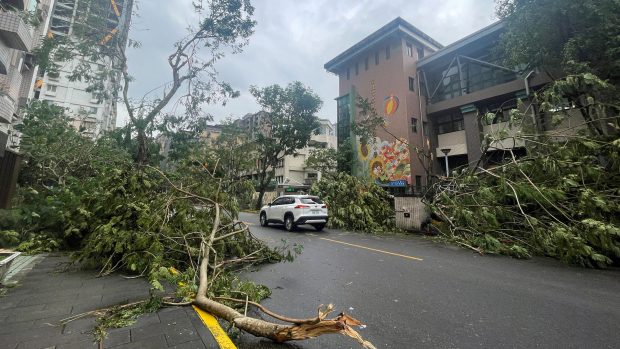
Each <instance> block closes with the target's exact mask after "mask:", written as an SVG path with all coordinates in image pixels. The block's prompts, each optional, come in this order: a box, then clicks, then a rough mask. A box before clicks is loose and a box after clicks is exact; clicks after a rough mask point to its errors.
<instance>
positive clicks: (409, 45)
mask: <svg viewBox="0 0 620 349" xmlns="http://www.w3.org/2000/svg"><path fill="white" fill-rule="evenodd" d="M407 56H409V57H413V46H412V45H411V44H410V43H407Z"/></svg>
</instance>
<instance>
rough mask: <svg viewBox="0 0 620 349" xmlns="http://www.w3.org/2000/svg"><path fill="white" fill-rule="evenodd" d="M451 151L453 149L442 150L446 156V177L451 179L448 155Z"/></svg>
mask: <svg viewBox="0 0 620 349" xmlns="http://www.w3.org/2000/svg"><path fill="white" fill-rule="evenodd" d="M451 150H452V149H450V148H443V149H441V152H442V153H443V155H444V159H446V177H450V166H448V153H449V152H450V151H451Z"/></svg>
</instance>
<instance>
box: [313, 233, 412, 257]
mask: <svg viewBox="0 0 620 349" xmlns="http://www.w3.org/2000/svg"><path fill="white" fill-rule="evenodd" d="M319 239H321V240H327V241H331V242H335V243H339V244H343V245H348V246H353V247H357V248H363V249H365V250H370V251H375V252H379V253H385V254H389V255H391V256H396V257H401V258H407V259H414V260H416V261H423V260H424V259H422V258H418V257H413V256H407V255H404V254H400V253H394V252H389V251H384V250H378V249H376V248H370V247H366V246H361V245H356V244H350V243H348V242H343V241H338V240H332V239H328V238H319Z"/></svg>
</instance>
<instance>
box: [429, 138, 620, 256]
mask: <svg viewBox="0 0 620 349" xmlns="http://www.w3.org/2000/svg"><path fill="white" fill-rule="evenodd" d="M618 173H620V159H619V158H618V148H617V147H616V146H614V143H613V142H610V141H609V140H607V141H603V140H598V141H597V140H595V139H587V138H586V139H574V140H571V141H568V142H566V143H557V142H547V143H545V144H544V147H538V148H536V149H532V150H531V154H530V155H528V156H526V157H523V158H520V159H518V160H516V161H509V162H508V163H506V164H503V165H501V166H499V167H497V168H495V169H492V170H488V171H485V172H481V173H478V174H470V173H463V174H460V175H459V176H458V177H456V178H453V179H452V180H451V183H449V184H446V183H444V184H443V186H444V188H443V189H442V190H439V191H438V192H439V193H438V194H437V196H436V197H435V199H436V201H435V202H434V203H433V207H434V208H435V211H436V213H437V214H439V215H441V216H442V217H443V218H444V220H445V221H446V222H448V223H450V224H448V225H444V226H443V227H442V228H441V230H443V232H444V233H445V234H447V236H448V237H449V238H450V239H451V240H454V241H456V242H457V243H462V244H467V245H470V246H473V247H475V248H478V249H479V250H480V251H483V252H486V253H501V254H508V255H512V256H515V257H518V258H524V257H528V256H529V255H534V254H536V255H546V256H550V257H554V258H558V259H561V260H563V261H565V262H568V263H572V264H577V265H583V266H599V267H602V266H605V265H609V264H612V263H614V262H617V261H619V260H620V234H619V232H620V219H619V217H620V200H619V196H618V193H620V192H619V191H618V183H620V175H619V174H618Z"/></svg>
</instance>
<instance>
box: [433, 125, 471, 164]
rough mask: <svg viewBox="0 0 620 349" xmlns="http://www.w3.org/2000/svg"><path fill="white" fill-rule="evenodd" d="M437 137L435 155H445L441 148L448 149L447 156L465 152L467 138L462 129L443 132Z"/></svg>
mask: <svg viewBox="0 0 620 349" xmlns="http://www.w3.org/2000/svg"><path fill="white" fill-rule="evenodd" d="M437 138H438V139H437V149H436V153H437V157H440V158H442V157H444V156H445V155H444V153H443V152H442V151H441V149H450V152H449V153H448V156H454V155H464V154H467V138H466V134H465V131H464V130H462V131H456V132H449V133H443V134H440V135H439V136H437Z"/></svg>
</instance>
